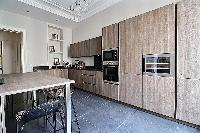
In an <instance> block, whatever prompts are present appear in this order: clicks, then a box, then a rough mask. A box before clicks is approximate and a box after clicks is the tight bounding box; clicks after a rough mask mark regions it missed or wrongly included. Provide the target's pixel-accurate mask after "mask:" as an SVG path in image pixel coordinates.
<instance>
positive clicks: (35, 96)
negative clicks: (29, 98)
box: [33, 91, 37, 107]
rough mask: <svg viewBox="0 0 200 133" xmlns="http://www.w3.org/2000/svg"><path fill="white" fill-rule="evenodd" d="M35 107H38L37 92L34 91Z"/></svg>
mask: <svg viewBox="0 0 200 133" xmlns="http://www.w3.org/2000/svg"><path fill="white" fill-rule="evenodd" d="M33 105H34V107H36V106H37V92H36V91H33Z"/></svg>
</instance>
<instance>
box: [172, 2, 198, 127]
mask: <svg viewBox="0 0 200 133" xmlns="http://www.w3.org/2000/svg"><path fill="white" fill-rule="evenodd" d="M199 16H200V4H199V1H198V0H192V1H191V0H182V1H181V2H179V3H178V4H177V26H178V27H177V28H178V30H177V32H178V33H177V34H178V43H177V64H178V66H177V85H178V86H177V116H176V118H177V119H180V120H183V121H187V122H190V123H193V124H197V125H200V119H199V118H200V111H199V110H200V104H199V103H200V89H199V86H200V71H199V68H200V45H199V42H200V19H199Z"/></svg>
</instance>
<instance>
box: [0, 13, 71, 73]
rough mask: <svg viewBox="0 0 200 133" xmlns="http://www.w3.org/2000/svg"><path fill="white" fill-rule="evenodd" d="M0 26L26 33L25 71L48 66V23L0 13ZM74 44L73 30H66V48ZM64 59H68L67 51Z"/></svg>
mask: <svg viewBox="0 0 200 133" xmlns="http://www.w3.org/2000/svg"><path fill="white" fill-rule="evenodd" d="M0 25H6V26H12V27H16V28H21V29H24V30H25V32H26V40H25V42H26V44H23V45H24V50H25V53H24V56H25V57H24V58H25V59H24V61H25V62H24V64H25V66H24V71H25V72H31V71H32V69H33V66H37V65H47V35H48V34H47V22H43V21H39V20H36V19H32V18H29V17H25V16H22V15H18V14H14V13H10V12H6V11H2V10H1V11H0ZM71 42H72V30H71V29H69V28H64V44H66V46H65V48H67V47H68V45H69V44H70V43H71ZM65 51H66V52H65V53H64V59H65V60H66V61H68V60H69V61H70V59H69V58H67V54H68V53H67V49H66V50H65Z"/></svg>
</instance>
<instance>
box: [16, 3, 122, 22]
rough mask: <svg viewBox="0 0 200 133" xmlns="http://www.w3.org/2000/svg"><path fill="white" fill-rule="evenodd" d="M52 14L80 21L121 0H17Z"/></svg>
mask: <svg viewBox="0 0 200 133" xmlns="http://www.w3.org/2000/svg"><path fill="white" fill-rule="evenodd" d="M18 1H19V2H22V3H24V4H27V5H30V6H33V7H36V8H40V9H42V10H45V11H48V12H50V13H52V14H55V15H58V16H61V17H64V18H67V19H70V20H72V21H75V22H80V21H82V20H84V19H86V18H88V17H90V16H92V15H94V14H96V13H98V12H100V11H102V10H104V9H106V8H108V7H110V6H112V5H114V4H116V3H118V2H119V1H121V0H18Z"/></svg>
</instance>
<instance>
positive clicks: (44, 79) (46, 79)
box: [0, 72, 75, 96]
mask: <svg viewBox="0 0 200 133" xmlns="http://www.w3.org/2000/svg"><path fill="white" fill-rule="evenodd" d="M1 77H4V81H5V84H3V85H0V96H5V95H11V94H17V93H22V92H28V91H35V90H39V89H45V88H50V87H55V86H60V85H70V84H71V83H75V81H74V80H70V79H65V78H59V77H51V76H49V75H46V74H44V73H37V72H32V73H20V74H5V75H0V78H1Z"/></svg>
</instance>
